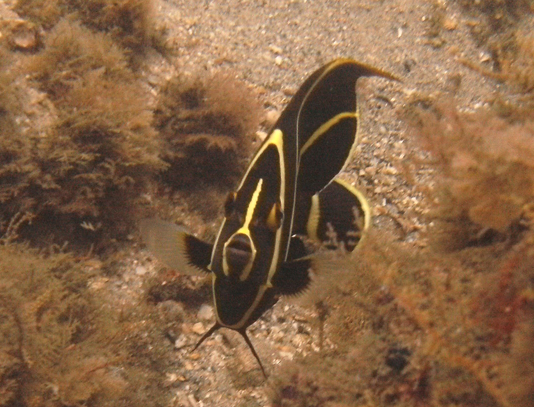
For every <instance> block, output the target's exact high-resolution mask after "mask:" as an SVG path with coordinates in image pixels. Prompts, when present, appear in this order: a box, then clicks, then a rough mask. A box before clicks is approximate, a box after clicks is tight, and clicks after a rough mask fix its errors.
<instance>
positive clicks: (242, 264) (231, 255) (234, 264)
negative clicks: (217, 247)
mask: <svg viewBox="0 0 534 407" xmlns="http://www.w3.org/2000/svg"><path fill="white" fill-rule="evenodd" d="M225 254H226V263H227V264H228V268H229V274H230V275H233V276H240V275H241V273H242V272H243V270H245V269H248V268H250V264H251V263H252V261H253V258H254V254H253V249H252V242H251V240H250V238H249V237H248V236H247V235H245V234H242V233H239V234H237V235H235V236H233V237H232V238H231V239H230V241H229V242H228V244H227V245H226V249H225Z"/></svg>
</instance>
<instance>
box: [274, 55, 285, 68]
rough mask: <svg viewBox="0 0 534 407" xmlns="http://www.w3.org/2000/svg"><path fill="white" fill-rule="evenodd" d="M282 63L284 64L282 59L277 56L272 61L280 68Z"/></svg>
mask: <svg viewBox="0 0 534 407" xmlns="http://www.w3.org/2000/svg"><path fill="white" fill-rule="evenodd" d="M282 62H284V59H283V58H282V57H281V56H280V55H277V56H276V58H275V59H274V63H275V64H276V65H277V66H280V65H282Z"/></svg>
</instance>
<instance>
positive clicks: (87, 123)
mask: <svg viewBox="0 0 534 407" xmlns="http://www.w3.org/2000/svg"><path fill="white" fill-rule="evenodd" d="M22 67H23V70H24V72H25V73H27V74H28V75H29V78H30V80H31V81H32V83H33V84H34V85H35V87H36V88H37V89H38V90H39V91H40V92H42V93H43V94H44V96H45V97H46V101H47V102H48V103H49V111H48V113H47V118H46V123H47V124H46V126H44V128H41V129H35V128H32V127H29V128H27V129H26V130H25V133H24V134H19V135H17V134H16V132H15V133H10V134H8V135H7V137H6V138H5V139H3V142H4V143H9V144H8V145H7V146H6V150H8V152H6V154H4V160H5V161H8V162H10V164H11V167H5V169H4V171H10V170H9V168H14V167H13V166H14V165H17V167H16V171H15V170H11V172H10V176H5V177H3V178H2V185H3V194H2V196H3V198H2V204H3V213H2V217H3V220H4V222H8V221H9V220H10V219H11V217H13V216H15V215H16V214H17V213H19V212H22V213H31V214H32V217H36V218H35V219H34V221H35V226H36V228H37V229H38V227H39V226H40V227H42V230H40V232H41V233H42V234H43V235H45V236H46V235H47V234H48V235H49V236H51V235H54V234H57V236H60V238H61V239H63V240H68V241H71V242H73V241H74V240H76V239H78V240H80V242H82V244H83V242H84V241H85V242H87V241H95V240H97V239H95V237H100V236H99V235H100V234H101V233H104V234H105V233H106V228H107V230H108V231H109V230H113V229H114V230H115V232H114V234H115V236H121V235H122V236H124V234H125V233H126V232H127V229H128V224H129V223H130V222H131V217H132V216H133V213H131V211H132V208H133V207H134V206H135V201H136V198H137V197H138V196H139V195H140V192H141V191H143V190H144V188H146V184H147V183H148V182H149V181H150V177H151V176H152V175H154V174H156V173H157V172H158V171H161V170H163V169H164V168H165V167H166V164H165V163H164V162H163V161H162V160H161V159H160V158H159V154H160V142H159V140H158V138H157V132H156V131H155V130H154V129H153V127H152V126H151V122H152V111H151V110H150V108H149V104H148V102H149V100H148V95H147V91H146V90H145V88H144V87H143V85H142V84H141V83H140V81H139V80H138V79H137V78H136V77H135V75H134V73H133V72H132V71H131V70H130V68H129V67H128V65H127V61H126V58H125V56H124V54H123V52H122V51H121V49H120V48H119V47H117V46H116V45H115V44H114V43H113V42H112V41H111V39H110V38H109V37H108V36H107V35H106V34H101V33H93V32H91V31H90V30H88V29H87V28H84V27H83V26H81V25H79V24H78V23H76V22H70V21H68V20H62V21H60V22H59V23H58V24H57V25H56V26H55V27H54V28H53V29H52V30H51V32H50V33H49V35H48V36H47V37H46V39H45V41H44V47H43V49H42V50H40V51H39V52H37V53H36V54H34V55H32V56H30V57H28V58H27V59H25V60H24V61H23V63H22ZM4 72H5V75H9V73H8V72H7V71H4ZM6 98H7V96H6ZM125 100H128V101H129V103H124V101H125ZM7 101H9V100H8V99H6V101H5V102H4V103H7ZM15 106H16V104H15V105H13V104H11V105H10V104H7V105H6V108H5V109H4V110H5V111H6V115H5V117H6V119H5V120H9V117H10V115H11V116H13V113H12V112H13V110H14V107H15ZM10 112H11V113H10ZM10 141H11V142H10ZM9 150H10V151H9ZM25 161H26V162H28V163H31V164H29V165H25V164H24V162H25ZM14 173H16V176H13V174H14ZM6 175H7V174H6ZM110 202H113V204H110ZM6 209H7V210H6ZM114 211H115V213H114ZM60 220H61V224H62V225H63V227H64V229H63V230H57V222H59V221H60ZM47 222H48V225H47ZM84 222H85V223H84ZM82 223H84V225H88V227H86V228H85V229H83V228H82V227H81V226H80V225H81V224H82ZM54 229H56V230H54ZM37 234H39V233H37ZM45 238H46V237H45ZM108 238H109V235H108ZM52 242H55V243H60V244H62V243H63V241H58V239H53V238H52Z"/></svg>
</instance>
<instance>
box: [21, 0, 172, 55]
mask: <svg viewBox="0 0 534 407" xmlns="http://www.w3.org/2000/svg"><path fill="white" fill-rule="evenodd" d="M15 10H16V11H17V12H18V13H19V14H21V15H23V16H25V17H28V18H29V19H31V20H32V21H34V22H35V23H37V24H40V25H42V26H43V27H44V28H46V29H50V28H52V27H54V26H55V25H56V24H57V23H58V22H59V21H60V20H61V18H63V17H65V16H70V17H71V18H75V19H78V20H79V21H80V22H81V23H82V24H83V25H84V26H86V27H88V28H90V29H92V30H94V31H98V32H102V33H106V34H109V35H110V36H111V37H112V38H113V40H114V41H115V42H116V43H118V44H120V46H121V47H123V48H124V49H127V50H129V52H130V53H133V54H142V53H144V52H145V51H146V49H147V48H148V47H155V48H157V49H163V47H162V46H161V44H163V43H164V40H163V39H164V31H163V30H162V29H160V28H158V27H157V26H156V7H155V3H154V0H119V1H117V0H89V1H86V0H52V1H47V0H45V1H43V0H18V1H17V3H16V5H15Z"/></svg>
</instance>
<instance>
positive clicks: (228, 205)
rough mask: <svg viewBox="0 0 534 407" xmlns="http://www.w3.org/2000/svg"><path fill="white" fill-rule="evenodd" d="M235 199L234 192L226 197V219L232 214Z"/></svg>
mask: <svg viewBox="0 0 534 407" xmlns="http://www.w3.org/2000/svg"><path fill="white" fill-rule="evenodd" d="M236 197H237V194H236V193H235V192H230V193H229V194H228V195H227V196H226V201H224V216H226V217H227V218H228V217H230V216H231V215H232V214H233V213H234V210H235V200H236Z"/></svg>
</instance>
